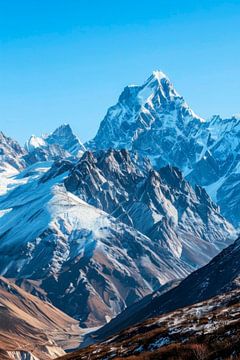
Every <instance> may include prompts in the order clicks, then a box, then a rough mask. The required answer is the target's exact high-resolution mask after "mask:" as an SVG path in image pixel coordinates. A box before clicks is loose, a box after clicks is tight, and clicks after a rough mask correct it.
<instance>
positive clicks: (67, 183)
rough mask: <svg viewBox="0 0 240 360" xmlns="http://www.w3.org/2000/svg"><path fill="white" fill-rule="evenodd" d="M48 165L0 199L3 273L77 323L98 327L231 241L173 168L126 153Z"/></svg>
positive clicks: (224, 225)
mask: <svg viewBox="0 0 240 360" xmlns="http://www.w3.org/2000/svg"><path fill="white" fill-rule="evenodd" d="M44 164H45V166H44ZM46 165H47V164H46V163H42V164H41V163H40V164H35V165H33V166H31V167H30V168H27V169H26V170H24V171H23V172H22V173H21V174H20V175H18V176H16V177H15V179H14V181H15V182H13V185H12V189H11V191H8V192H6V193H5V194H3V195H2V196H1V197H0V209H1V212H0V215H1V217H0V234H1V242H0V259H1V261H0V273H1V274H2V275H4V276H6V277H9V278H17V281H18V284H20V285H21V284H22V283H23V282H25V284H26V280H29V288H31V289H30V291H32V292H33V293H34V294H37V295H38V296H40V297H43V298H47V299H50V300H51V301H52V302H53V304H54V305H55V306H57V307H59V308H60V309H62V310H64V311H66V312H67V313H68V314H70V315H72V316H74V317H76V318H78V319H79V320H80V321H81V324H87V325H88V326H96V325H100V324H103V323H104V322H105V321H106V320H109V319H110V318H112V317H113V316H116V315H117V314H118V313H119V312H120V311H122V310H123V309H124V308H125V307H126V306H128V305H131V304H132V303H133V302H135V301H137V300H139V299H141V298H142V297H143V296H145V295H147V294H150V293H151V292H152V291H154V290H156V289H158V288H159V287H160V286H161V285H162V284H165V283H166V282H168V281H171V280H175V279H179V278H183V277H186V275H187V274H189V273H190V272H192V271H193V270H194V268H195V267H198V266H199V265H202V264H205V263H206V262H207V261H209V259H210V258H211V257H213V256H214V254H216V253H217V252H219V250H220V249H222V248H223V247H225V246H227V244H228V243H229V242H230V241H231V237H232V235H233V232H234V231H233V228H232V227H231V225H230V224H229V223H228V222H227V221H226V220H225V219H224V218H223V217H222V216H221V215H220V214H219V212H218V208H217V206H216V205H214V204H213V203H212V202H211V200H210V199H209V197H208V196H207V195H206V192H205V191H204V190H202V189H201V188H199V187H196V189H195V190H194V189H193V188H191V186H190V185H189V184H188V183H187V182H186V181H185V180H184V179H183V178H182V175H181V173H180V172H179V171H177V170H176V169H174V168H170V167H167V168H165V169H163V170H162V171H161V172H157V171H154V170H153V169H151V167H150V165H149V163H146V164H145V163H144V162H143V161H142V160H141V161H140V165H139V166H138V161H137V158H135V160H132V159H131V158H130V155H129V153H128V152H126V151H124V150H123V151H107V152H101V153H100V154H99V157H98V155H96V156H95V155H94V154H92V153H90V152H86V153H85V155H84V156H83V157H82V158H81V159H80V160H79V161H78V162H77V163H74V162H73V163H72V162H70V161H69V160H63V161H58V162H55V163H54V164H53V165H52V167H51V168H50V169H48V167H47V166H46ZM101 166H102V170H101ZM23 179H24V181H23ZM81 184H82V187H81V186H80V185H81ZM94 187H95V188H96V189H95V190H94ZM73 192H74V193H75V195H74V194H73ZM91 194H92V198H91V196H90V195H91ZM100 194H102V195H100ZM141 194H142V195H141ZM80 197H81V198H82V199H81V198H80ZM95 198H96V199H97V198H98V199H99V203H97V204H95V203H94V201H93V200H94V199H95ZM106 199H109V201H106V202H104V200H106ZM87 202H89V204H87ZM91 203H92V204H91ZM131 203H133V204H131ZM106 204H108V205H109V207H106ZM92 205H97V206H98V208H97V207H96V206H92ZM111 207H112V211H110V210H111ZM99 208H100V209H99ZM101 208H102V209H104V210H106V211H108V213H107V212H104V211H102V210H101ZM117 209H119V212H117ZM110 213H112V214H110ZM124 214H127V216H124ZM141 219H142V220H141ZM139 220H141V221H142V222H145V226H143V224H142V226H141V224H140V221H139ZM133 226H134V227H133ZM140 230H141V231H140ZM206 233H207V234H208V237H207V236H206ZM225 237H227V240H224V241H220V240H221V239H222V238H224V239H225ZM196 254H197V255H196ZM33 280H34V281H33Z"/></svg>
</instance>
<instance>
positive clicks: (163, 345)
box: [60, 289, 240, 360]
mask: <svg viewBox="0 0 240 360" xmlns="http://www.w3.org/2000/svg"><path fill="white" fill-rule="evenodd" d="M239 335H240V290H239V289H237V290H234V291H231V292H229V293H225V294H223V295H219V296H217V297H214V298H211V299H209V300H207V301H204V302H201V303H197V304H194V305H192V306H190V307H185V308H182V309H179V310H175V311H173V312H171V313H169V314H165V315H162V316H160V317H155V318H153V319H150V320H148V321H145V322H142V323H140V324H137V325H135V326H134V327H130V328H128V329H127V330H125V331H122V332H121V333H120V334H117V335H115V336H114V337H110V338H109V339H108V340H106V341H104V342H102V343H98V344H96V345H92V346H89V347H87V348H85V349H82V350H80V351H77V352H74V353H70V354H68V355H65V356H63V357H61V358H60V359H62V360H80V359H92V360H103V359H112V358H113V359H122V358H124V359H129V360H130V359H131V360H133V359H142V360H145V359H148V360H155V359H159V360H161V359H162V360H166V359H176V360H182V359H184V360H199V359H205V360H212V359H231V358H233V359H239V356H240V351H239Z"/></svg>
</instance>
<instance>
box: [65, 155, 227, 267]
mask: <svg viewBox="0 0 240 360" xmlns="http://www.w3.org/2000/svg"><path fill="white" fill-rule="evenodd" d="M65 186H66V188H67V190H68V191H71V192H73V193H74V194H75V195H77V196H79V197H80V198H81V199H82V200H84V201H86V202H87V203H89V204H91V205H94V206H96V207H98V208H100V209H102V210H104V211H106V212H108V213H109V214H111V215H113V216H114V217H116V218H117V219H119V220H120V221H122V222H124V223H126V224H127V225H129V226H132V227H134V228H135V229H137V230H138V231H140V232H141V233H143V234H145V235H146V236H148V237H149V238H151V239H152V241H153V243H154V244H155V251H156V253H162V252H164V253H166V255H167V256H168V255H169V256H174V257H175V258H176V259H181V261H184V262H185V263H187V264H188V265H189V266H190V267H192V268H196V267H199V266H202V265H204V264H206V263H207V262H208V261H209V260H210V259H211V258H212V257H213V256H215V255H216V254H217V253H218V252H219V251H220V250H222V249H223V248H224V247H225V246H227V244H229V243H230V241H231V239H229V240H227V242H225V241H222V239H224V238H225V237H227V238H229V234H230V233H231V232H233V228H232V226H231V225H230V224H229V223H228V222H227V221H226V220H225V219H224V218H223V217H222V216H221V215H220V213H219V208H218V206H216V205H215V204H214V203H213V202H212V201H211V199H210V198H209V196H208V195H207V193H206V191H205V190H204V189H202V188H200V187H199V186H196V187H195V189H194V188H192V187H191V185H190V184H189V183H188V182H187V181H186V180H185V179H184V178H183V176H182V174H181V172H180V171H179V170H178V169H176V168H173V167H170V166H166V167H165V168H162V169H160V170H159V171H156V170H154V169H153V168H152V167H151V165H150V163H149V162H148V161H147V160H145V161H144V160H140V159H138V156H137V155H134V156H132V157H131V155H130V153H129V152H128V151H126V150H108V151H99V152H96V153H95V154H94V153H92V152H85V154H84V155H83V157H82V158H81V159H80V161H79V162H78V163H77V164H76V165H75V166H74V167H73V169H72V170H71V172H70V175H69V176H68V177H67V178H66V179H65Z"/></svg>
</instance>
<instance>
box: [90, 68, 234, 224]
mask: <svg viewBox="0 0 240 360" xmlns="http://www.w3.org/2000/svg"><path fill="white" fill-rule="evenodd" d="M86 146H87V147H88V148H90V149H95V150H96V149H98V150H99V149H109V148H117V149H121V148H125V149H130V150H136V151H138V153H139V154H141V155H143V156H145V155H147V156H148V157H149V158H150V159H151V161H152V163H153V164H154V166H155V167H156V168H160V167H162V166H165V165H168V164H170V165H172V166H177V167H178V168H180V169H181V170H182V171H183V173H184V175H185V176H188V178H189V179H190V181H191V182H192V183H197V184H198V185H201V186H205V187H206V189H207V191H209V194H210V195H212V196H213V197H214V200H215V201H217V203H219V205H220V206H221V210H222V213H223V214H224V215H225V216H226V217H227V218H228V219H229V220H230V221H232V222H233V223H234V224H235V225H238V224H239V222H240V217H239V216H240V215H239V214H240V211H239V204H240V199H239V196H237V198H235V197H234V200H232V199H231V201H230V202H229V200H230V199H229V196H228V194H229V189H231V190H232V189H233V191H234V193H235V194H236V193H237V192H238V188H239V183H240V179H239V157H240V119H239V117H236V116H235V117H232V118H230V119H221V118H220V117H219V116H214V117H213V118H212V119H210V120H208V121H204V120H203V119H201V118H200V117H198V116H197V115H195V114H194V112H193V111H192V110H191V109H190V108H189V106H188V105H187V104H186V102H185V101H184V99H183V98H182V97H181V96H180V95H179V94H178V93H177V92H176V90H175V89H174V87H173V85H172V84H171V83H170V81H169V79H168V78H167V77H166V76H165V75H164V74H163V73H162V72H158V71H156V72H154V73H153V74H152V76H151V77H150V78H149V79H148V80H147V81H146V82H145V83H144V84H143V85H142V86H128V87H126V88H125V89H124V91H123V93H122V94H121V95H120V97H119V101H118V103H117V104H116V105H114V106H112V107H111V108H110V109H109V110H108V112H107V114H106V116H105V118H104V119H103V121H102V122H101V124H100V128H99V130H98V132H97V135H96V136H95V138H94V139H93V140H92V141H90V142H89V143H87V144H86ZM238 193H239V192H238ZM226 197H227V198H226ZM225 199H226V200H225ZM229 205H230V206H229Z"/></svg>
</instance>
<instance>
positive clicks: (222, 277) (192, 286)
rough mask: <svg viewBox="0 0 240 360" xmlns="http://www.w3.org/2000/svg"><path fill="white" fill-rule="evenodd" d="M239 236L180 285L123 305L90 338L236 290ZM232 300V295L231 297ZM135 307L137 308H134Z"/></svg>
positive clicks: (239, 275)
mask: <svg viewBox="0 0 240 360" xmlns="http://www.w3.org/2000/svg"><path fill="white" fill-rule="evenodd" d="M239 256H240V239H238V240H236V241H235V242H234V244H232V245H230V246H229V247H228V248H226V249H225V250H223V251H222V252H221V253H220V254H219V255H217V256H216V257H215V258H214V259H213V260H212V261H210V263H209V264H207V265H206V266H204V267H202V268H200V269H199V270H196V271H195V272H193V273H192V274H190V275H189V276H188V277H187V278H186V279H185V280H183V281H182V282H181V283H180V285H178V286H177V287H175V288H173V289H171V290H170V291H168V292H166V293H165V294H163V295H161V294H160V296H159V295H158V294H157V293H156V294H155V296H154V295H153V296H152V299H151V302H149V301H148V302H146V301H145V303H146V306H145V303H144V299H143V300H141V301H142V302H143V306H142V305H141V302H140V303H139V304H136V307H135V308H134V305H133V306H132V307H129V308H127V309H126V310H125V311H124V312H122V313H121V314H120V315H119V316H117V317H116V318H115V319H113V320H112V321H111V322H110V323H109V324H107V325H105V326H104V327H103V328H101V329H100V330H99V331H98V332H97V333H96V334H95V336H94V339H98V338H99V339H102V338H104V339H105V338H106V337H108V336H111V335H113V334H115V333H118V332H119V331H121V330H123V329H125V328H126V327H127V326H133V325H134V324H136V323H138V322H142V321H143V320H145V319H149V318H152V317H154V316H159V315H160V314H163V313H168V312H170V311H175V310H176V309H179V308H182V307H185V306H189V305H192V304H195V303H197V302H199V301H205V300H207V299H209V298H211V297H214V296H216V295H219V294H220V295H221V294H225V293H227V292H229V291H232V290H235V289H240V262H239ZM233 300H234V296H233ZM138 309H140V310H139V311H138Z"/></svg>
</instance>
